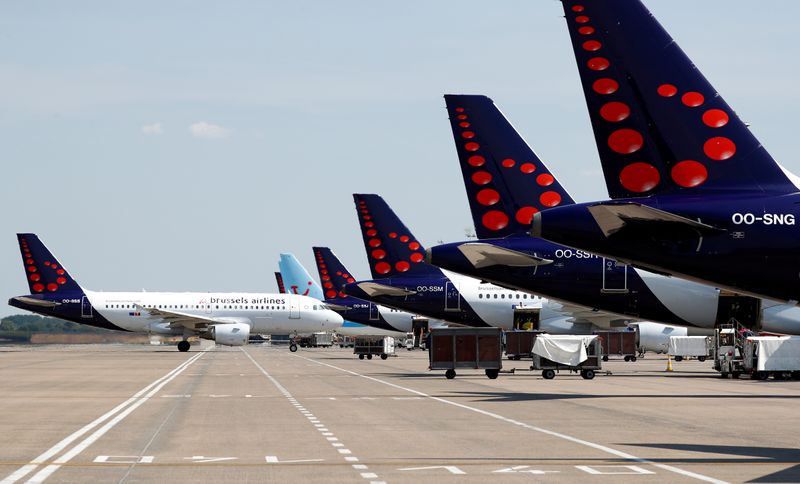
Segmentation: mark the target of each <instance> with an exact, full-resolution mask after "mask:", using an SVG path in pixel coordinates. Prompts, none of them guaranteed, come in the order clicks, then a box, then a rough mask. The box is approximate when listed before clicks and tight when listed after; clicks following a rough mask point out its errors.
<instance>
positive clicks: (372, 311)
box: [369, 303, 381, 321]
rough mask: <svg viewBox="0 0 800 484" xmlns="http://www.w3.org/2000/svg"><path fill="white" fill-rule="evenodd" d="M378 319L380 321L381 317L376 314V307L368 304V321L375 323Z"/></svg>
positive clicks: (373, 304)
mask: <svg viewBox="0 0 800 484" xmlns="http://www.w3.org/2000/svg"><path fill="white" fill-rule="evenodd" d="M379 319H381V317H380V315H379V314H378V305H377V304H375V303H369V320H370V321H377V320H379Z"/></svg>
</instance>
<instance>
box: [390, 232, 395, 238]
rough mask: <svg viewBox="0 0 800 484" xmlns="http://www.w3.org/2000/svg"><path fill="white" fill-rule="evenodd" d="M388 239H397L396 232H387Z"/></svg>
mask: <svg viewBox="0 0 800 484" xmlns="http://www.w3.org/2000/svg"><path fill="white" fill-rule="evenodd" d="M389 238H390V239H396V238H397V232H389Z"/></svg>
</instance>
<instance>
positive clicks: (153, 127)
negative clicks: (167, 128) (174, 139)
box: [142, 123, 164, 135]
mask: <svg viewBox="0 0 800 484" xmlns="http://www.w3.org/2000/svg"><path fill="white" fill-rule="evenodd" d="M142 133H143V134H150V135H159V134H164V128H162V127H161V123H153V124H145V125H144V126H142Z"/></svg>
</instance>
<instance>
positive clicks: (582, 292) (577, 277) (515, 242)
mask: <svg viewBox="0 0 800 484" xmlns="http://www.w3.org/2000/svg"><path fill="white" fill-rule="evenodd" d="M445 103H446V106H447V110H448V114H449V117H450V124H451V128H452V131H453V136H454V139H455V142H456V151H457V153H458V158H459V162H460V166H461V171H462V175H463V180H464V186H465V188H466V192H467V198H468V200H469V206H470V210H471V212H472V218H473V222H474V225H475V233H476V235H477V237H478V238H479V239H480V240H478V241H463V242H453V243H449V244H443V245H440V246H436V247H432V248H430V249H428V251H427V258H426V260H427V261H428V262H430V263H432V264H434V265H436V266H438V267H441V268H444V269H447V270H452V271H455V272H458V273H461V274H465V275H468V276H471V277H475V278H479V279H482V280H486V281H490V282H493V283H495V284H498V285H501V286H505V287H512V288H515V289H519V290H524V291H530V292H532V293H536V294H539V295H541V296H544V297H547V298H550V299H555V300H559V301H563V302H564V303H565V304H566V305H577V306H581V307H588V308H592V309H593V310H594V312H593V313H592V312H587V311H586V310H585V309H582V310H581V309H578V308H576V309H575V311H576V316H577V315H580V318H582V319H583V320H586V321H596V320H598V319H599V320H603V319H609V318H611V320H612V325H617V326H622V325H625V324H627V323H626V321H625V318H626V317H627V318H628V320H630V319H631V318H632V319H634V320H645V321H650V322H653V323H654V324H648V325H639V327H640V330H641V331H654V332H655V334H663V331H662V328H660V327H659V326H658V325H657V324H655V323H662V324H668V325H678V326H689V327H697V328H705V329H707V330H709V329H713V328H714V327H715V326H717V325H719V324H725V323H728V322H729V321H730V319H731V318H735V319H737V320H750V321H757V322H758V323H759V326H760V328H761V329H763V330H765V331H770V332H776V333H783V334H800V308H795V307H787V306H786V305H785V304H783V303H781V302H779V301H771V300H761V299H758V298H753V297H750V296H740V295H735V294H730V293H728V292H726V291H720V290H719V289H717V288H715V287H712V286H708V285H705V284H700V283H697V282H693V281H687V280H683V279H679V278H674V277H666V276H664V275H661V274H656V273H653V272H649V271H645V270H642V269H636V268H633V267H629V266H626V265H623V264H618V263H617V262H615V261H614V260H612V259H608V258H605V257H602V256H597V255H594V254H592V253H589V252H586V251H583V250H574V249H572V248H570V247H566V246H563V245H558V244H554V243H552V242H548V241H546V240H542V239H538V238H533V237H530V235H529V234H528V233H527V231H528V229H529V228H530V222H531V218H532V216H533V214H534V213H537V212H539V211H541V212H545V211H548V210H552V208H550V207H549V205H552V204H553V202H554V201H556V200H557V201H558V204H559V205H561V206H568V205H573V204H574V203H575V202H574V201H573V199H572V197H570V195H569V194H568V193H567V192H566V190H565V189H564V188H563V187H562V186H561V184H560V183H559V181H558V180H557V179H556V178H555V177H554V176H553V174H552V172H551V171H550V170H549V169H548V167H547V166H546V165H545V163H544V162H543V161H542V160H541V159H540V158H539V157H538V156H537V155H536V153H534V151H533V150H532V149H531V148H530V147H529V146H528V144H527V143H526V142H525V140H524V139H523V138H522V137H521V136H520V135H519V133H517V131H516V130H515V129H514V127H513V126H512V125H511V124H510V123H509V121H508V120H507V119H506V118H505V116H504V115H503V113H502V112H500V110H499V109H498V108H497V107H496V106H495V104H494V102H493V101H492V100H491V99H489V98H488V97H486V96H478V95H446V96H445ZM465 134H466V136H465ZM465 140H468V141H467V142H465ZM468 143H474V145H469V144H468ZM498 220H499V221H500V222H498ZM614 318H616V320H614ZM595 324H597V323H595Z"/></svg>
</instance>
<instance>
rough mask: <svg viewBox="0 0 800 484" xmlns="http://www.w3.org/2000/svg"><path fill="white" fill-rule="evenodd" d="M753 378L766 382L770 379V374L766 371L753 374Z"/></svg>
mask: <svg viewBox="0 0 800 484" xmlns="http://www.w3.org/2000/svg"><path fill="white" fill-rule="evenodd" d="M753 378H755V379H756V380H766V379H767V378H769V373H767V372H766V371H757V372H755V373H753Z"/></svg>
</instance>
